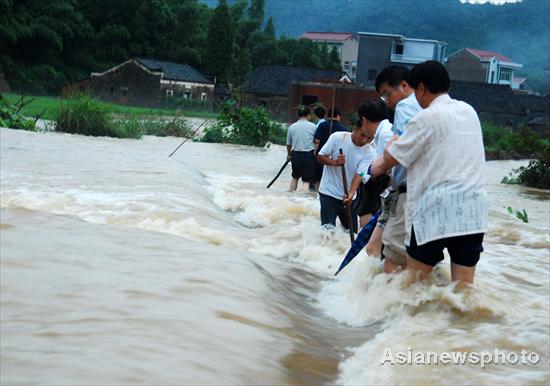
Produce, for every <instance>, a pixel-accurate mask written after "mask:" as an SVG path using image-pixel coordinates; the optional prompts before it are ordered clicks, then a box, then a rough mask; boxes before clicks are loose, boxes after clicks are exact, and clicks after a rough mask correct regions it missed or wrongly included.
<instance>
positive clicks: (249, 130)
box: [202, 101, 286, 146]
mask: <svg viewBox="0 0 550 386" xmlns="http://www.w3.org/2000/svg"><path fill="white" fill-rule="evenodd" d="M281 130H282V129H281V127H280V125H279V124H277V123H275V122H272V121H271V117H270V116H269V114H268V112H267V111H266V110H265V109H264V108H263V107H237V105H236V103H235V101H229V102H225V103H224V104H223V106H222V108H221V112H220V114H219V115H218V122H217V123H216V124H215V125H213V126H210V127H209V128H207V129H206V130H205V134H204V136H203V138H202V140H203V141H204V142H226V143H236V144H241V145H252V146H264V145H265V144H266V143H267V142H268V141H269V140H270V137H269V136H270V133H273V134H274V135H275V138H276V140H277V141H279V142H280V141H281V133H282V132H281ZM285 140H286V138H285Z"/></svg>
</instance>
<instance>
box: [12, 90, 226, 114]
mask: <svg viewBox="0 0 550 386" xmlns="http://www.w3.org/2000/svg"><path fill="white" fill-rule="evenodd" d="M2 96H3V97H4V98H6V99H7V100H8V101H9V102H10V103H12V104H13V103H16V102H18V101H19V100H20V99H21V95H18V94H3V95H2ZM24 98H25V101H27V100H30V99H33V101H32V102H30V103H29V104H27V105H26V106H25V107H23V109H22V110H21V113H22V115H25V116H27V117H33V118H35V117H36V116H37V115H38V114H40V113H42V112H43V111H44V109H46V111H45V112H44V113H43V114H42V115H41V118H42V119H49V120H55V119H56V117H57V114H58V112H59V106H60V105H61V104H62V103H63V98H56V97H48V96H32V95H29V96H26V95H25V96H24ZM105 105H106V106H107V107H108V111H109V113H112V114H136V115H138V116H139V115H169V116H171V115H176V114H183V115H184V116H186V117H196V118H216V117H217V116H218V114H216V113H208V112H197V111H182V110H175V109H152V108H148V107H136V106H123V105H117V104H114V103H105Z"/></svg>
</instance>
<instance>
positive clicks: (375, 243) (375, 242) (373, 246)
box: [367, 226, 384, 257]
mask: <svg viewBox="0 0 550 386" xmlns="http://www.w3.org/2000/svg"><path fill="white" fill-rule="evenodd" d="M382 233H384V228H380V227H379V226H377V227H375V228H374V231H373V232H372V235H371V236H370V240H369V242H368V243H367V255H369V256H374V257H380V256H382Z"/></svg>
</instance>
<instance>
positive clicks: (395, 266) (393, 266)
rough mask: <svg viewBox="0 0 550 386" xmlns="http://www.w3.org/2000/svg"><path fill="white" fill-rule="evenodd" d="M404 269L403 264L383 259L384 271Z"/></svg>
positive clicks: (392, 271) (390, 271)
mask: <svg viewBox="0 0 550 386" xmlns="http://www.w3.org/2000/svg"><path fill="white" fill-rule="evenodd" d="M403 269H405V266H403V265H401V264H397V263H394V262H393V261H390V260H388V259H384V273H394V272H400V271H402V270H403Z"/></svg>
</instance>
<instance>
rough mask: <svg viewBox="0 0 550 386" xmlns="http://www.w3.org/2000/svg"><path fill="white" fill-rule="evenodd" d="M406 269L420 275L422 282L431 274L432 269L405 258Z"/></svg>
mask: <svg viewBox="0 0 550 386" xmlns="http://www.w3.org/2000/svg"><path fill="white" fill-rule="evenodd" d="M407 269H409V270H411V271H416V272H418V273H419V274H420V279H422V280H423V279H425V278H426V277H427V276H428V275H429V274H430V272H432V269H433V267H432V266H431V265H428V264H424V263H421V262H420V261H418V260H416V259H413V258H412V257H410V256H407Z"/></svg>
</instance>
